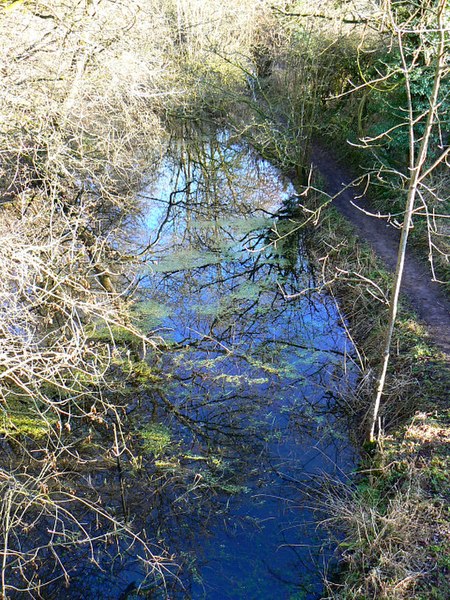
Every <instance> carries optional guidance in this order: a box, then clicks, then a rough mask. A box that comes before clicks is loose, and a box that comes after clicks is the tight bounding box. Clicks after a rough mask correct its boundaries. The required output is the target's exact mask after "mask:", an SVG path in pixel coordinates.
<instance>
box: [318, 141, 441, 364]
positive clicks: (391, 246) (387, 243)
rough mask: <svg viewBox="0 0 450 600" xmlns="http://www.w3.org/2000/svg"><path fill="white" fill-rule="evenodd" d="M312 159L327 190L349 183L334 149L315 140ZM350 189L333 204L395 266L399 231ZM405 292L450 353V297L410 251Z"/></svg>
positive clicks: (433, 336)
mask: <svg viewBox="0 0 450 600" xmlns="http://www.w3.org/2000/svg"><path fill="white" fill-rule="evenodd" d="M312 161H313V164H314V166H315V167H317V169H318V170H319V171H320V173H321V175H322V176H323V178H324V180H325V184H326V187H327V190H326V191H327V192H328V193H329V194H331V195H335V194H337V193H338V192H340V191H341V190H342V189H343V188H344V187H345V186H346V185H348V184H349V183H350V182H351V180H352V177H351V176H350V174H349V173H348V172H347V170H346V169H345V167H343V166H342V165H341V164H340V162H339V161H338V160H337V159H336V157H335V156H334V155H333V153H332V152H331V151H329V150H327V149H325V148H324V147H323V146H321V145H319V144H316V145H314V147H313V150H312ZM355 195H356V194H355V193H353V192H352V190H351V189H347V190H344V191H343V192H342V193H341V194H340V195H339V196H338V197H337V198H336V199H335V200H334V201H333V204H334V205H335V206H336V208H338V209H339V211H340V212H341V213H342V214H343V215H344V216H345V217H346V218H347V219H348V220H349V221H350V222H351V223H352V225H353V226H354V227H355V230H356V233H357V234H358V235H359V236H360V237H361V238H362V239H363V240H365V241H367V242H368V243H369V244H370V245H371V246H372V248H373V249H374V251H375V252H376V254H377V255H378V256H380V258H382V260H383V261H384V262H385V264H386V266H387V267H388V268H389V269H390V270H391V271H394V270H395V266H396V262H397V248H398V243H399V239H400V232H399V230H398V229H395V227H392V226H391V225H388V224H387V223H386V221H385V220H383V219H377V218H375V217H371V216H369V215H367V214H365V213H364V212H363V211H361V210H358V209H357V208H356V207H355V206H353V205H352V204H351V203H352V202H354V203H355V204H357V206H360V207H361V208H363V209H365V210H370V204H369V202H368V200H367V199H366V198H362V199H355ZM402 289H403V292H404V293H405V294H406V296H407V297H408V299H409V301H410V304H411V305H412V306H413V308H414V309H415V310H416V312H417V314H418V316H419V318H420V319H421V320H422V321H423V322H424V324H425V325H426V327H427V330H428V333H429V336H430V341H431V342H433V343H434V344H436V346H438V347H439V348H441V349H442V350H443V351H444V352H446V354H448V355H449V356H450V301H449V300H448V299H447V297H446V296H445V295H444V294H443V292H442V290H441V289H440V287H439V284H437V283H436V282H433V281H432V280H431V273H430V271H429V269H427V267H426V266H425V265H424V264H423V263H422V262H420V261H419V260H418V259H417V258H416V257H415V256H414V255H413V254H412V253H411V252H408V253H407V256H406V261H405V270H404V275H403V282H402Z"/></svg>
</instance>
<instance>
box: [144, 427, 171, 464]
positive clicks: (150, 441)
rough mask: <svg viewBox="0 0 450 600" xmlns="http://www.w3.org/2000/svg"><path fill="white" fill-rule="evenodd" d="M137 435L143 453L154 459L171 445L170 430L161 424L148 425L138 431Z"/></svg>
mask: <svg viewBox="0 0 450 600" xmlns="http://www.w3.org/2000/svg"><path fill="white" fill-rule="evenodd" d="M138 435H139V437H140V439H141V440H142V447H143V449H144V451H145V452H146V453H148V454H152V455H153V456H154V457H155V458H158V457H159V456H161V454H162V453H163V452H164V451H165V450H166V449H167V448H168V447H169V446H170V444H171V435H170V430H169V428H168V427H166V426H165V425H163V424H162V423H149V424H148V425H146V426H145V427H142V428H141V429H139V431H138Z"/></svg>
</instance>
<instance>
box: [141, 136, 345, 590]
mask: <svg viewBox="0 0 450 600" xmlns="http://www.w3.org/2000/svg"><path fill="white" fill-rule="evenodd" d="M197 142H198V140H197ZM196 148H197V154H196V153H195V152H194V153H192V152H191V153H190V154H189V155H186V154H183V152H180V149H176V150H175V151H174V153H173V156H172V157H168V158H167V161H166V163H165V166H164V172H163V174H162V175H161V178H159V180H157V181H156V183H155V184H154V185H153V187H150V186H149V188H147V189H146V190H145V191H144V193H143V194H142V196H144V197H146V209H145V215H146V216H145V218H144V223H143V233H142V240H143V241H142V243H143V244H144V245H145V244H150V246H151V248H150V252H149V255H148V262H147V267H146V277H145V279H144V280H143V284H142V291H141V293H142V300H143V306H147V307H149V310H148V314H147V318H148V322H149V324H151V326H152V327H153V328H154V329H155V330H157V331H158V332H159V333H161V335H162V336H163V337H164V338H165V339H166V340H168V342H169V344H172V345H171V346H170V351H167V352H165V353H164V352H163V354H162V356H161V359H160V365H161V368H162V370H163V372H165V373H167V374H169V376H168V381H167V385H166V391H165V395H166V400H167V402H169V403H170V404H171V405H174V406H175V407H176V411H175V414H172V416H171V417H170V418H168V419H167V421H166V422H167V423H168V426H169V427H170V428H171V430H172V431H173V432H176V433H175V436H178V438H177V439H179V440H182V444H184V446H185V447H186V448H190V452H191V454H190V455H192V456H193V457H194V458H192V460H191V461H190V459H189V456H190V455H189V453H188V454H187V457H186V458H185V461H184V463H183V464H184V465H185V467H186V473H187V475H186V477H185V481H184V484H185V485H186V487H187V489H188V491H186V490H183V489H182V488H180V490H179V492H178V493H179V496H177V495H176V494H175V495H174V500H173V503H172V504H171V505H170V506H169V507H166V508H165V511H166V515H167V514H168V513H170V510H171V509H173V510H174V511H177V510H179V514H178V515H177V518H176V519H173V518H172V517H171V516H170V515H169V516H167V518H166V523H167V530H166V531H165V540H166V543H167V545H168V547H169V549H172V550H173V552H174V554H175V556H176V557H178V558H179V564H180V569H179V571H178V572H177V575H178V578H179V579H178V580H177V581H175V580H172V581H168V584H167V585H168V588H169V590H170V591H167V592H164V593H165V594H166V596H167V597H170V598H193V599H201V598H205V599H214V600H216V599H224V600H225V599H253V598H254V599H265V598H267V599H273V598H277V599H278V598H279V599H287V600H288V599H292V600H294V599H295V600H300V599H312V598H318V597H320V594H321V590H322V579H321V578H322V575H323V573H324V572H326V571H327V570H328V569H329V568H330V565H332V562H330V560H331V556H332V548H329V547H327V544H326V534H325V533H324V532H323V531H321V530H320V529H318V527H317V513H316V512H315V509H317V508H318V499H319V497H320V483H321V481H322V480H323V478H324V477H325V476H328V477H333V478H339V479H343V478H345V477H346V473H349V472H350V470H351V468H352V466H353V462H354V456H353V451H352V449H351V447H350V444H349V442H348V439H347V436H346V432H345V426H344V425H343V424H342V422H341V421H340V420H338V419H337V417H336V403H339V398H342V397H345V395H346V393H348V391H349V389H350V387H351V386H352V385H353V382H354V379H355V375H354V372H355V369H354V368H353V360H352V346H351V343H350V341H349V340H348V338H347V336H346V334H345V329H344V328H343V327H342V324H341V323H340V317H339V314H338V311H337V309H336V307H335V305H334V303H333V301H332V300H331V299H330V298H329V297H328V296H326V295H325V294H319V293H318V292H317V291H307V290H310V289H312V288H314V286H315V277H314V273H313V272H312V271H311V269H310V268H309V266H308V261H307V256H306V255H305V253H304V252H303V246H304V243H305V236H304V231H303V230H301V229H299V230H298V228H297V226H296V223H295V222H294V220H292V219H289V218H285V217H284V218H281V217H279V216H277V211H278V209H281V208H282V207H283V205H285V204H286V203H287V202H288V200H289V199H291V200H292V197H293V195H294V194H295V191H294V189H293V188H292V186H291V185H290V184H289V183H288V182H286V181H284V180H283V179H282V178H281V176H280V175H279V174H278V173H277V171H276V170H275V169H273V168H272V167H271V166H270V165H269V164H268V163H266V162H264V161H261V160H258V159H257V158H255V157H254V156H253V155H252V154H251V153H250V152H249V151H248V149H245V148H243V147H242V146H240V145H238V144H233V143H232V142H231V141H230V140H229V139H227V136H226V135H222V136H220V137H219V138H217V137H216V138H215V139H214V140H213V141H211V140H205V139H202V140H201V143H197V144H196ZM205 164H209V165H210V166H211V165H212V167H211V169H207V168H205ZM155 232H157V235H156V234H155ZM289 232H290V233H289ZM143 312H144V313H145V310H144V311H143ZM160 414H163V413H160ZM185 418H187V419H189V420H190V423H191V425H189V423H187V422H186V421H185V420H184V419H185ZM162 471H164V467H162ZM169 579H170V578H169Z"/></svg>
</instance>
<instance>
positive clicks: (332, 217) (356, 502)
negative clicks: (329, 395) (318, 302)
mask: <svg viewBox="0 0 450 600" xmlns="http://www.w3.org/2000/svg"><path fill="white" fill-rule="evenodd" d="M312 246H313V248H312V252H313V255H314V257H315V260H316V264H317V265H318V266H320V269H321V271H322V277H323V280H324V281H327V282H331V283H329V287H330V289H331V291H332V293H333V294H335V295H336V296H337V297H338V299H339V303H340V305H341V307H342V309H343V312H344V314H345V316H346V319H347V322H348V325H349V329H350V331H351V333H352V335H353V337H354V341H355V343H356V345H357V347H358V349H359V352H360V354H361V360H362V365H363V371H362V376H361V379H360V386H359V389H358V391H357V394H356V395H355V397H354V398H352V399H351V401H350V402H349V405H348V406H349V409H350V411H351V412H352V418H353V423H354V431H355V433H356V435H357V436H360V439H362V437H361V436H362V433H363V430H364V423H365V417H366V416H367V410H368V407H369V404H370V399H371V394H373V390H374V382H375V374H376V371H377V367H378V364H379V361H380V358H381V356H380V347H381V342H382V336H383V331H384V324H385V318H386V306H385V305H384V304H383V302H381V301H380V298H382V297H383V295H382V292H383V291H387V289H388V286H389V283H390V279H391V276H390V274H389V273H387V272H386V271H385V270H384V268H383V266H382V264H381V263H380V261H379V260H378V259H377V258H376V257H375V256H374V254H373V252H372V251H371V250H370V249H369V248H368V247H367V246H366V245H365V244H364V243H362V242H361V241H360V240H357V239H356V238H355V234H354V232H353V230H352V228H351V226H350V225H349V224H348V223H347V222H346V221H345V220H344V219H343V218H342V217H341V216H340V215H339V214H338V213H337V212H336V211H335V210H334V209H333V208H330V209H327V210H326V212H325V213H324V215H323V218H322V219H321V222H320V224H319V225H318V226H317V227H316V229H315V235H314V236H313V238H312ZM324 256H326V258H324ZM376 286H379V289H378V288H377V287H376ZM393 347H394V348H395V352H394V355H393V358H392V363H391V368H390V376H389V383H388V390H387V394H386V396H385V401H384V406H383V412H382V421H383V429H384V434H383V436H382V437H380V439H379V448H378V450H377V452H376V453H375V454H373V453H371V452H369V451H367V452H366V450H367V449H366V450H363V459H362V463H361V466H360V470H359V472H358V474H357V475H356V478H355V482H354V487H345V486H337V487H335V486H330V488H329V489H328V490H327V493H326V494H325V508H326V513H327V518H326V523H327V525H328V526H329V527H330V531H334V532H336V531H337V532H339V534H340V535H342V537H341V538H339V549H340V557H341V567H342V569H341V572H340V575H339V577H338V579H337V580H336V581H334V582H330V583H329V584H328V597H329V598H336V599H337V598H339V599H346V600H350V599H352V600H356V599H360V600H362V599H368V598H386V599H388V598H389V599H391V598H392V599H393V598H408V599H412V598H415V599H417V600H419V599H420V600H425V599H428V598H435V599H439V600H444V598H447V597H448V593H449V583H448V581H449V574H450V563H449V560H448V555H449V550H450V511H449V500H450V485H449V469H450V444H449V442H450V411H449V408H448V404H447V390H448V387H449V382H450V372H449V368H448V362H446V359H445V356H443V355H442V354H440V353H439V352H438V351H436V350H435V349H434V348H433V347H432V345H431V344H430V343H429V341H428V340H427V338H426V333H425V331H424V329H423V327H422V326H421V324H420V323H419V322H418V321H417V319H416V318H415V316H414V314H413V312H412V311H411V310H410V309H409V308H408V306H407V303H406V301H404V302H403V303H402V306H401V310H400V314H399V319H398V323H397V327H396V332H395V341H394V344H393Z"/></svg>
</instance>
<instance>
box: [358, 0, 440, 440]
mask: <svg viewBox="0 0 450 600" xmlns="http://www.w3.org/2000/svg"><path fill="white" fill-rule="evenodd" d="M446 2H447V0H439V4H438V9H437V28H436V29H437V31H438V32H439V36H440V38H439V46H438V51H437V56H436V69H435V74H434V83H433V90H432V93H431V97H430V108H429V110H428V113H427V119H426V123H425V131H424V133H423V137H422V140H421V143H420V147H419V151H418V153H417V157H416V154H415V145H416V143H415V142H416V140H415V132H414V125H415V120H414V113H413V104H412V95H411V89H410V69H411V66H408V65H407V62H406V57H405V53H404V44H403V37H402V36H403V32H402V30H401V29H400V28H398V27H397V28H396V29H397V36H398V42H399V48H400V52H401V56H402V63H403V72H404V75H405V83H406V92H407V98H408V113H409V114H408V119H409V145H410V164H409V172H410V176H409V184H408V196H407V199H406V206H405V215H404V220H403V228H402V234H401V237H400V244H399V249H398V255H397V267H396V270H395V275H394V282H393V284H392V289H391V297H390V301H389V316H388V325H387V331H386V336H385V341H384V345H383V362H382V364H381V368H380V373H379V377H378V384H377V392H376V396H375V400H374V402H373V405H372V410H371V420H370V431H369V441H370V442H374V440H375V430H376V427H377V421H378V415H379V411H380V404H381V398H382V396H383V392H384V388H385V384H386V374H387V369H388V365H389V358H390V351H391V342H392V335H393V332H394V327H395V320H396V317H397V311H398V298H399V294H400V288H401V283H402V277H403V269H404V265H405V256H406V247H407V243H408V234H409V229H410V227H411V221H412V215H413V211H414V203H415V199H416V195H417V191H418V187H419V184H420V180H421V172H422V168H423V166H424V164H425V160H426V158H427V155H428V149H429V142H430V136H431V131H432V128H433V124H434V117H435V112H436V109H437V106H438V95H439V89H440V84H441V79H442V74H443V71H444V67H445V59H446V54H445V29H444V11H445V5H446ZM413 66H414V65H413ZM428 172H429V170H428V171H427V172H426V173H428Z"/></svg>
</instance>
